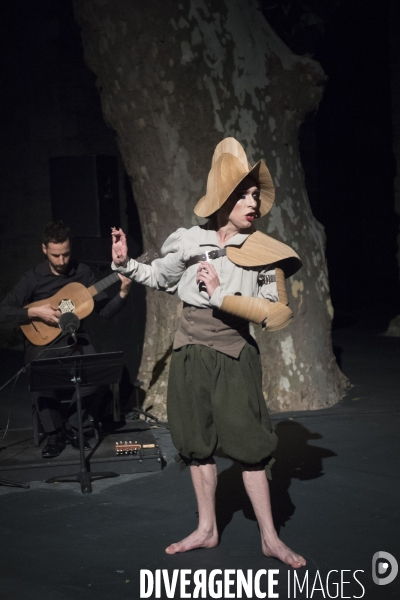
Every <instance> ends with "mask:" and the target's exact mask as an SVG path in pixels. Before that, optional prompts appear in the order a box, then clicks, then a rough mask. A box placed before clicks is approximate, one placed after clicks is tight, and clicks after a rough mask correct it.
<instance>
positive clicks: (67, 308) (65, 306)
mask: <svg viewBox="0 0 400 600" xmlns="http://www.w3.org/2000/svg"><path fill="white" fill-rule="evenodd" d="M58 308H59V310H60V312H62V313H63V314H64V313H72V312H74V310H75V304H74V303H73V302H72V300H67V299H64V300H61V302H60V304H59V305H58Z"/></svg>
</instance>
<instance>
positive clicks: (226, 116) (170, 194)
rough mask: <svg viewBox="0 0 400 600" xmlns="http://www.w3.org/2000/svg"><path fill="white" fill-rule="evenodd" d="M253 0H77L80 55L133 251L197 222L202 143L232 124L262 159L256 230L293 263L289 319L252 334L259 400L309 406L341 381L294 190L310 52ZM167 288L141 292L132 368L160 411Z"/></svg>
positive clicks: (173, 308)
mask: <svg viewBox="0 0 400 600" xmlns="http://www.w3.org/2000/svg"><path fill="white" fill-rule="evenodd" d="M257 6H258V5H257V2H256V0H251V1H250V0H225V1H224V2H223V1H221V0H218V1H217V0H208V1H205V0H181V2H175V1H174V0H163V2H159V1H158V2H151V1H150V2H146V3H144V2H139V0H137V1H136V2H135V1H126V0H108V1H107V0H78V1H76V2H75V12H76V18H77V20H78V22H79V24H80V26H81V28H82V37H83V44H84V48H85V58H86V61H87V63H88V65H89V67H90V68H91V69H92V70H93V71H94V72H95V74H96V75H97V78H98V79H97V83H98V88H99V91H100V94H101V99H102V106H103V112H104V117H105V119H106V121H107V123H109V125H110V126H111V127H112V128H113V129H114V130H115V131H116V132H117V137H118V143H119V147H120V150H121V154H122V157H123V160H124V162H125V165H126V169H127V172H128V173H129V175H130V177H131V179H132V185H133V191H134V195H135V199H136V201H137V205H138V209H139V214H140V218H141V224H142V229H143V238H144V244H145V249H150V248H160V246H161V244H162V242H163V241H164V240H165V238H166V237H167V235H169V234H170V233H171V232H172V231H174V230H175V229H176V228H177V227H178V226H186V227H190V226H192V225H195V224H198V223H199V222H200V220H199V219H197V218H196V217H195V216H194V214H193V207H194V205H195V203H196V201H197V200H198V198H199V197H200V196H201V195H202V194H203V193H204V191H205V186H206V180H207V173H208V170H209V167H210V163H211V157H212V153H213V150H214V147H215V145H216V144H217V143H218V142H219V141H220V140H221V139H222V138H224V137H226V136H229V135H232V136H235V137H236V138H237V139H239V140H240V141H241V142H242V143H243V145H244V147H245V149H246V151H247V154H248V157H249V160H250V161H251V162H252V163H254V162H255V161H256V160H258V159H259V158H261V157H264V158H265V159H266V162H267V165H268V167H269V169H270V171H271V173H272V175H273V178H274V182H275V185H276V192H277V193H276V203H275V207H274V208H273V210H272V211H271V213H270V215H269V216H267V217H266V218H264V219H263V220H262V221H261V222H259V228H260V229H262V230H263V231H264V232H266V233H268V234H270V235H272V236H275V237H277V238H278V239H280V240H282V241H283V242H285V243H287V244H290V245H291V246H293V247H294V248H295V249H296V251H297V252H298V253H299V255H300V256H301V258H302V260H303V262H304V267H303V268H302V270H301V271H300V272H299V273H298V274H297V275H296V276H294V277H293V278H292V279H291V280H290V281H289V282H288V288H289V289H288V291H289V297H290V304H291V307H292V309H293V311H294V321H293V323H292V324H291V325H290V326H289V327H288V328H287V329H285V330H283V331H281V332H276V333H270V334H262V332H261V331H259V330H257V331H256V332H255V335H256V337H257V340H258V342H259V344H260V349H261V354H262V361H263V367H264V373H265V382H264V391H265V396H266V399H267V401H268V405H269V407H270V408H271V409H272V410H289V409H291V410H294V409H308V408H321V407H325V406H329V405H331V404H334V403H335V402H337V401H338V399H339V398H340V397H341V396H342V394H343V390H344V388H345V385H346V380H345V378H344V376H343V375H342V374H341V372H340V370H339V369H338V367H337V364H336V361H335V359H334V356H333V354H332V345H331V338H330V326H331V319H332V313H333V311H332V305H331V302H330V297H329V288H328V277H327V269H326V264H325V257H324V232H323V228H322V226H321V225H320V224H319V223H318V222H317V221H316V220H315V219H314V218H313V216H312V214H311V210H310V206H309V203H308V199H307V194H306V192H305V189H304V181H303V172H302V168H301V163H300V157H299V152H298V142H297V139H298V129H299V126H300V124H301V122H302V120H303V119H304V117H305V115H306V113H307V112H308V111H310V110H312V109H315V108H316V107H317V105H318V102H319V100H320V98H321V95H322V82H323V81H324V78H325V77H324V74H323V72H322V69H321V67H320V66H319V64H318V63H316V62H314V61H312V60H311V59H309V58H305V57H299V56H296V55H294V54H292V53H291V52H290V50H289V49H288V48H287V47H286V46H285V45H284V44H283V43H282V42H281V40H280V39H279V38H278V37H277V36H276V35H275V33H274V32H273V31H272V29H271V28H270V26H269V25H268V23H267V22H266V21H265V19H264V18H263V16H262V14H261V13H260V12H259V10H258V8H257ZM179 310H180V309H179V305H178V299H177V298H171V297H169V296H168V295H167V294H161V293H159V292H157V291H154V290H149V291H148V293H147V321H146V334H145V339H146V342H145V345H144V348H143V358H142V364H141V368H140V373H139V378H140V379H141V380H143V381H144V382H145V388H146V390H147V397H146V405H147V406H149V405H153V406H154V409H153V410H155V411H156V412H157V411H158V412H159V413H162V412H163V411H164V409H165V396H166V394H165V391H166V381H167V371H168V357H169V353H170V349H171V344H172V339H173V333H174V329H175V322H176V319H177V316H178V314H179Z"/></svg>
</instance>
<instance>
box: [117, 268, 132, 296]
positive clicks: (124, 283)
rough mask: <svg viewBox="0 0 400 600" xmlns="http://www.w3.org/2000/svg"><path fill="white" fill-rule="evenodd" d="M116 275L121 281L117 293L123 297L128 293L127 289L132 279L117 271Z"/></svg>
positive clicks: (129, 287)
mask: <svg viewBox="0 0 400 600" xmlns="http://www.w3.org/2000/svg"><path fill="white" fill-rule="evenodd" d="M118 277H119V278H120V280H121V281H122V283H121V289H120V292H119V295H120V296H121V298H125V297H126V296H127V295H128V294H129V290H130V289H131V285H132V279H129V277H125V276H124V275H121V273H118Z"/></svg>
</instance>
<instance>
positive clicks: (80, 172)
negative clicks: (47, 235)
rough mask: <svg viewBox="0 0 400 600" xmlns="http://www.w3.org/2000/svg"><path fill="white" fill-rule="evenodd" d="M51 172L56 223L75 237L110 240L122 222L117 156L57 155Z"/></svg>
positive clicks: (51, 160) (50, 160) (52, 204)
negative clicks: (115, 228) (68, 228)
mask: <svg viewBox="0 0 400 600" xmlns="http://www.w3.org/2000/svg"><path fill="white" fill-rule="evenodd" d="M49 169H50V192H51V208H52V215H53V220H58V219H62V220H63V221H65V223H67V225H69V226H70V227H71V229H72V237H109V235H110V227H118V226H119V223H120V215H119V194H118V162H117V157H116V156H95V155H92V156H57V157H53V158H50V159H49Z"/></svg>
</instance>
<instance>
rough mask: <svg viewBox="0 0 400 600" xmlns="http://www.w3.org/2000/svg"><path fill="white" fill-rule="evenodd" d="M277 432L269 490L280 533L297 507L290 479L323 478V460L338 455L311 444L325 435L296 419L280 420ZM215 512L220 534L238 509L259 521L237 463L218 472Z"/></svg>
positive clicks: (276, 525)
mask: <svg viewBox="0 0 400 600" xmlns="http://www.w3.org/2000/svg"><path fill="white" fill-rule="evenodd" d="M275 432H276V434H277V435H278V438H279V445H278V448H277V451H276V452H275V453H274V456H275V459H276V462H275V464H274V466H273V468H272V477H273V479H272V481H271V482H270V492H271V504H272V512H273V515H274V522H275V527H276V529H277V531H278V533H279V530H280V528H281V527H284V526H285V523H286V522H287V521H288V520H289V519H290V518H291V517H292V515H293V514H294V512H295V509H296V507H295V506H294V504H293V503H292V501H291V499H290V494H289V488H290V485H291V480H292V479H299V480H302V481H308V480H311V479H317V478H318V477H322V475H323V474H324V473H323V459H324V458H329V457H333V456H336V454H335V452H333V451H332V450H329V449H326V448H320V447H318V446H312V445H309V444H308V441H309V440H319V439H321V438H322V435H320V434H319V433H312V432H311V431H309V430H308V429H307V428H306V427H304V426H303V425H301V424H300V423H297V422H296V421H291V420H284V421H280V422H279V423H278V424H277V426H276V428H275ZM216 511H217V521H218V529H219V531H220V535H221V537H222V535H223V532H224V529H225V527H226V526H227V525H228V524H229V523H230V522H231V520H232V518H233V515H234V514H235V512H237V511H242V512H243V515H244V517H245V518H246V519H249V520H252V521H255V520H256V517H255V514H254V511H253V508H252V506H251V503H250V500H249V498H248V496H247V494H246V491H245V489H244V485H243V481H242V469H241V467H240V465H239V464H238V463H234V464H233V465H232V466H231V467H230V468H228V469H226V470H225V471H223V472H222V473H220V474H219V477H218V486H217V492H216Z"/></svg>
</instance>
